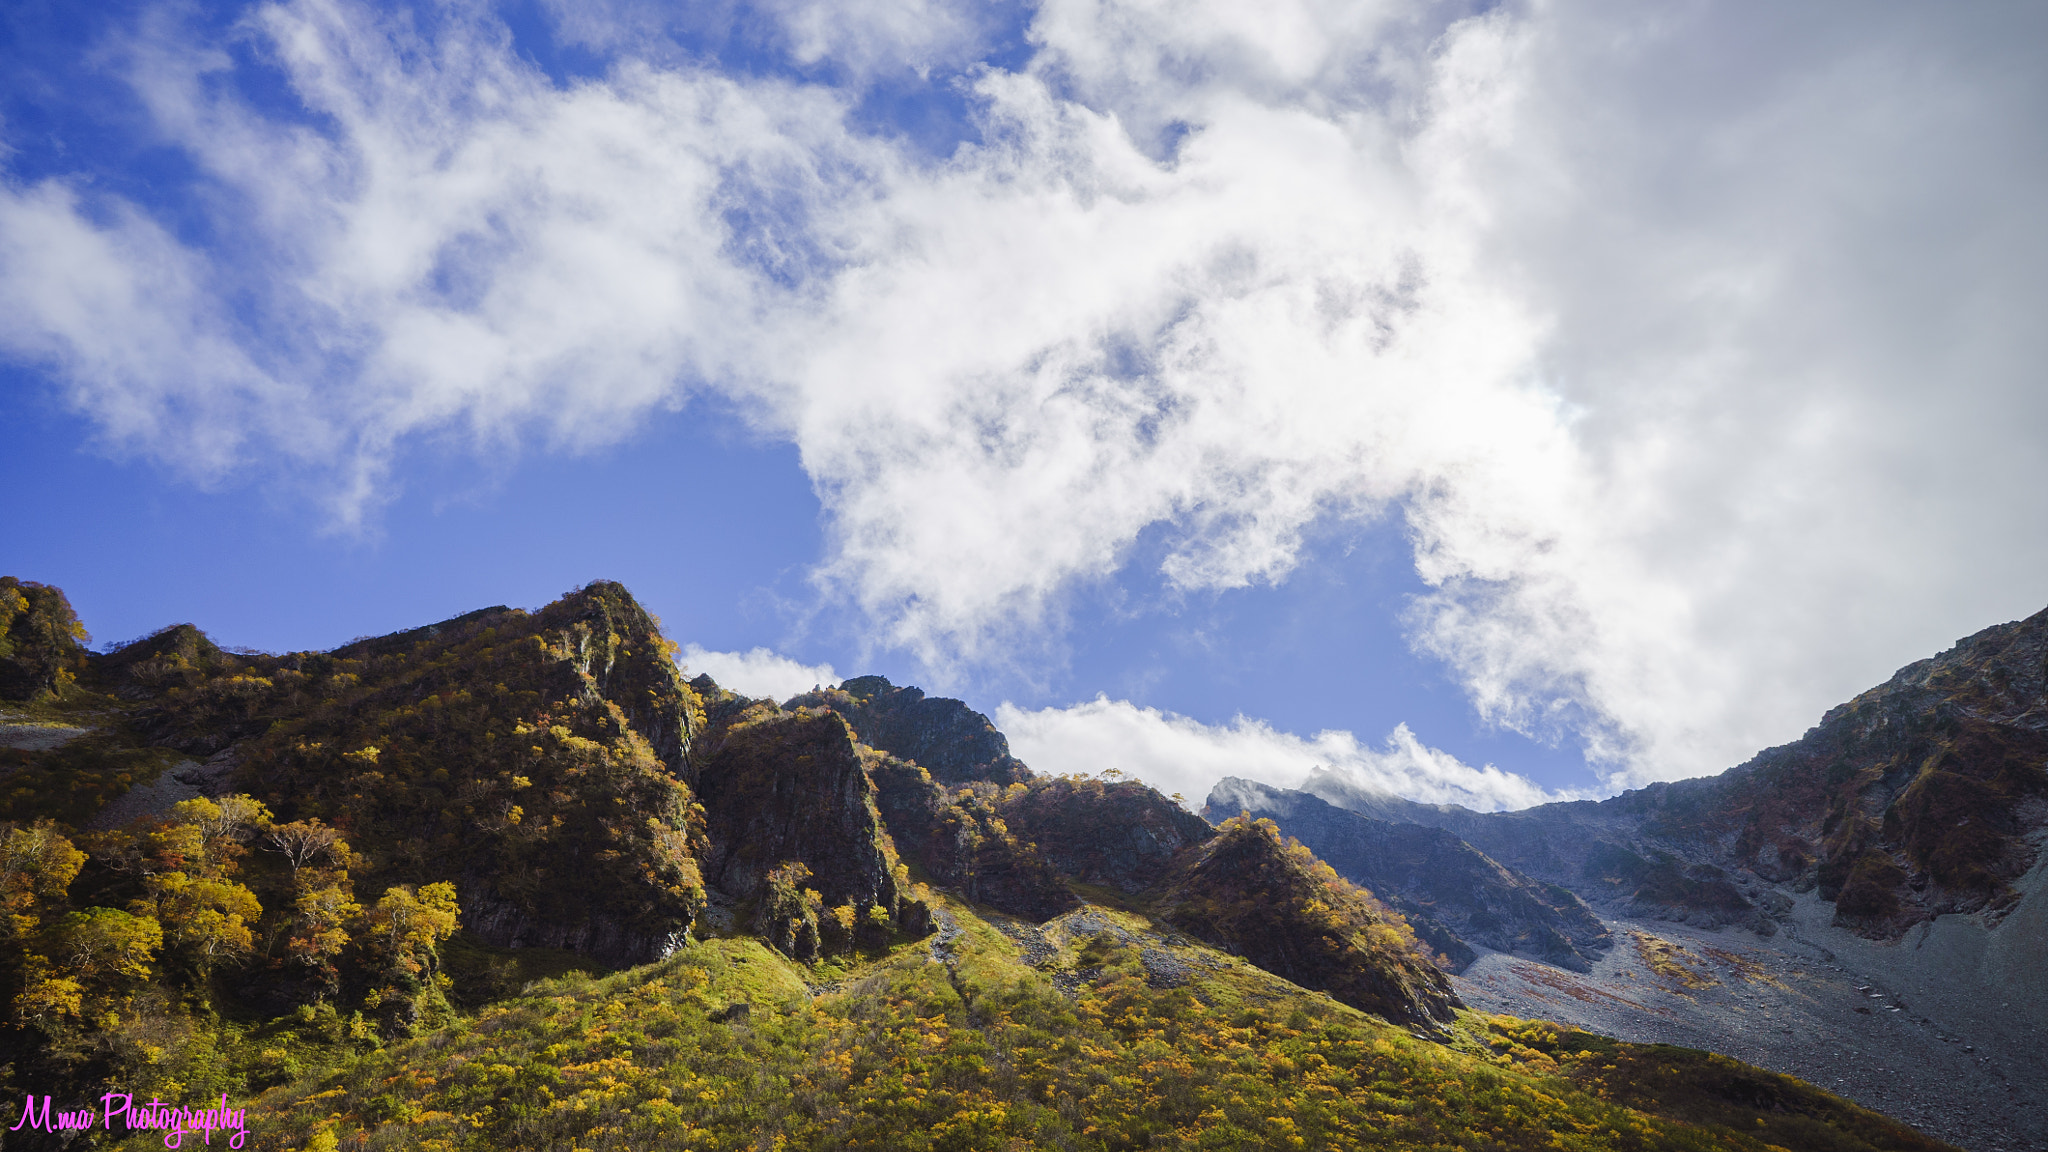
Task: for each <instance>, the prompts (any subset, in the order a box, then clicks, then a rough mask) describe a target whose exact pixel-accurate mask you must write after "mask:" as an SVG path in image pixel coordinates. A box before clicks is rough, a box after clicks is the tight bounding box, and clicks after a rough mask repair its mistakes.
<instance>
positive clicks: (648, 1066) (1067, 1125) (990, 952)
mask: <svg viewBox="0 0 2048 1152" xmlns="http://www.w3.org/2000/svg"><path fill="white" fill-rule="evenodd" d="M0 614H4V619H5V623H6V631H5V635H6V637H7V643H8V647H7V648H6V649H5V651H4V652H0V661H9V662H11V663H8V664H7V665H6V667H7V669H8V670H9V671H8V673H7V675H8V676H10V677H11V679H9V680H8V681H7V684H8V685H9V686H10V687H9V688H8V691H9V692H10V693H11V695H10V696H9V699H10V700H12V701H14V704H13V705H12V706H11V707H10V709H9V711H8V712H7V713H6V714H5V716H4V718H0V736H4V737H6V740H7V742H8V743H9V745H10V746H9V747H7V748H6V749H4V751H0V757H4V758H0V773H4V775H0V805H4V808H0V901H4V903H5V905H6V908H5V912H6V916H5V919H4V921H0V1001H4V1004H5V1005H6V1012H7V1016H6V1020H5V1022H4V1024H0V1097H4V1098H6V1099H8V1100H14V1099H20V1098H24V1097H26V1096H28V1095H30V1094H36V1095H43V1096H48V1097H52V1098H54V1099H56V1100H58V1101H59V1105H58V1107H59V1108H60V1109H62V1108H65V1107H67V1106H69V1107H80V1106H85V1105H86V1104H88V1103H91V1102H96V1101H97V1100H98V1099H99V1097H100V1094H101V1093H103V1092H106V1091H108V1090H110V1089H114V1088H118V1090H120V1091H122V1092H128V1093H132V1094H134V1097H135V1099H136V1100H138V1101H139V1100H142V1099H145V1098H150V1097H157V1098H162V1099H164V1100H170V1101H192V1102H197V1101H200V1100H213V1099H217V1098H219V1097H221V1096H222V1095H227V1096H229V1097H232V1098H235V1099H237V1100H248V1102H249V1117H250V1124H251V1128H252V1132H251V1137H250V1138H251V1139H252V1140H255V1141H256V1142H257V1143H256V1144H255V1146H257V1147H295V1148H307V1149H314V1148H321V1149H336V1148H340V1147H343V1146H346V1147H350V1148H366V1149H374V1148H395V1147H406V1148H422V1149H455V1148H543V1147H547V1148H588V1149H601V1148H635V1149H639V1148H649V1147H672V1148H694V1149H709V1148H760V1147H777V1148H842V1147H873V1148H933V1149H941V1148H944V1149H968V1148H995V1149H1012V1148H1021V1147H1052V1148H1076V1149H1126V1148H1147V1147H1160V1146H1173V1147H1218V1148H1223V1147H1228V1148H1242V1147H1274V1148H1290V1147H1300V1148H1352V1147H1403V1148H1406V1147H1459V1148H1472V1149H1477V1148H1532V1149H1533V1148H1559V1147H1562V1148H1581V1149H1604V1148H1630V1149H1637V1148H1674V1149H1678V1148H1683V1149H1723V1148H1726V1149H1744V1150H1754V1152H1763V1150H1764V1149H1767V1148H1769V1147H1772V1146H1779V1147H1800V1148H1804V1147H1827V1148H1841V1149H1866V1148H1873V1149H1874V1148H1887V1149H1890V1148H1898V1149H1907V1148H1916V1149H1917V1148H1933V1147H1937V1145H1935V1144H1933V1143H1932V1142H1929V1141H1926V1140H1925V1139H1923V1138H1921V1137H1919V1136H1917V1135H1916V1134H1914V1133H1912V1132H1911V1131H1910V1130H1908V1129H1905V1128H1903V1127H1901V1126H1899V1125H1897V1124H1895V1123H1892V1122H1890V1121H1887V1120H1885V1119H1883V1118H1881V1117H1878V1116H1875V1115H1874V1114H1871V1113H1867V1112H1864V1111H1862V1110H1860V1109H1857V1108H1855V1107H1854V1106H1852V1105H1849V1104H1847V1103H1845V1102H1843V1101H1841V1100H1838V1099H1836V1098H1834V1097H1831V1096H1828V1095H1827V1094H1825V1093H1822V1092H1819V1091H1817V1090H1815V1089H1812V1088H1809V1087H1807V1086H1805V1085H1800V1084H1797V1083H1796V1082H1792V1081H1786V1080H1784V1079H1783V1078H1771V1077H1769V1076H1768V1074H1764V1073H1760V1072H1758V1071H1756V1070H1754V1069H1747V1068H1746V1067H1744V1066H1741V1065H1737V1064H1735V1063H1734V1062H1732V1061H1720V1062H1719V1063H1716V1062H1715V1061H1717V1060H1719V1058H1710V1057H1707V1056H1705V1055H1704V1054H1701V1053H1693V1052H1687V1051H1683V1050H1676V1049H1673V1050H1668V1051H1667V1050H1662V1049H1657V1050H1651V1049H1638V1048H1636V1047H1634V1046H1629V1045H1620V1044H1617V1043H1616V1042H1613V1041H1606V1040H1602V1039H1599V1038H1587V1039H1585V1040H1584V1041H1583V1042H1581V1041H1580V1040H1578V1039H1577V1038H1575V1037H1569V1036H1565V1035H1564V1034H1561V1033H1555V1032H1546V1031H1544V1030H1543V1028H1542V1027H1541V1026H1538V1025H1531V1024H1528V1023H1526V1022H1523V1021H1518V1020H1513V1019H1509V1018H1505V1017H1500V1018H1489V1017H1481V1016H1479V1015H1477V1014H1474V1013H1472V1012H1470V1011H1468V1010H1465V1009H1464V1008H1463V1007H1462V1006H1461V1005H1460V1004H1459V1002H1458V1000H1457V998H1456V996H1455V994H1454V993H1453V992H1452V991H1451V987H1450V985H1449V983H1448V981H1447V978H1446V976H1445V975H1444V972H1443V971H1442V969H1441V967H1440V965H1441V964H1442V963H1443V959H1442V957H1441V956H1438V955H1436V954H1435V953H1433V952H1432V950H1431V949H1430V948H1428V947H1427V946H1426V945H1425V944H1423V943H1422V942H1421V941H1418V939H1417V938H1416V935H1415V933H1414V932H1413V930H1412V929H1411V928H1410V927H1409V925H1408V923H1407V922H1406V920H1405V919H1404V918H1403V916H1402V915H1401V913H1400V912H1399V911H1398V909H1397V908H1395V907H1393V906H1390V905H1389V904H1388V903H1383V902H1382V901H1381V900H1380V899H1379V898H1377V897H1375V896H1374V895H1373V893H1372V892H1370V891H1367V890H1366V889H1364V888H1361V887H1359V886H1358V885H1356V884H1353V883H1351V882H1349V881H1347V880H1345V879H1344V878H1343V877H1341V876H1339V875H1338V873H1337V871H1336V870H1334V869H1332V868H1331V867H1330V865H1328V864H1327V863H1324V862H1323V861H1322V860H1319V859H1318V858H1317V857H1316V855H1315V853H1314V852H1312V851H1311V850H1310V849H1309V848H1307V847H1304V846H1303V845H1302V844H1301V843H1299V842H1296V841H1291V840H1289V839H1288V838H1287V837H1285V836H1284V835H1282V834H1281V832H1280V830H1279V829H1277V828H1276V827H1275V826H1274V825H1273V824H1272V822H1270V821H1263V820H1257V819H1252V818H1249V817H1237V818H1232V819H1228V820H1225V821H1224V822H1223V823H1222V825H1221V826H1218V827H1212V826H1211V825H1209V823H1208V822H1207V821H1205V820H1203V819H1201V818H1200V817H1198V816H1195V815H1193V814H1191V813H1188V812H1187V811H1185V810H1184V809H1183V808H1181V807H1180V806H1179V805H1178V804H1176V803H1174V801H1172V800H1170V799H1168V798H1166V797H1163V796H1160V795H1159V794H1158V793H1157V792H1154V791H1152V790H1151V789H1149V788H1146V787H1145V786H1143V785H1141V784H1138V783H1135V782H1132V781H1125V780H1121V779H1118V778H1116V777H1115V775H1114V774H1113V773H1108V772H1106V773H1104V777H1105V778H1103V779H1084V778H1076V777H1044V776H1040V775H1038V774H1035V773H1033V772H1032V771H1031V770H1030V769H1029V768H1027V767H1026V766H1024V765H1023V764H1022V763H1021V762H1019V761H1017V760H1016V758H1015V757H1014V756H1012V755H1011V754H1010V752H1009V749H1008V746H1007V743H1006V742H1005V741H1004V740H1003V738H1002V736H1001V734H1000V733H998V732H996V731H995V730H994V728H993V727H992V726H990V725H989V724H988V722H987V720H986V718H985V717H982V716H980V715H979V714H978V713H975V712H973V711H972V710H971V709H968V708H967V707H966V706H965V705H964V704H962V703H960V702H959V701H953V700H946V699H942V698H932V697H926V696H925V695H924V694H923V693H921V692H919V691H918V690H916V689H913V688H897V687H895V686H893V685H890V684H889V683H888V682H887V681H886V680H882V679H881V678H879V677H864V678H860V679H857V680H853V681H848V682H847V683H846V684H845V685H842V686H840V687H838V688H833V689H825V688H821V689H819V690H818V691H816V692H813V693H808V694H805V695H804V696H800V697H798V698H796V699H795V700H791V701H788V702H784V703H777V702H775V701H767V700H750V699H747V698H746V697H744V696H740V695H738V694H736V693H733V692H730V691H728V690H726V689H723V688H721V687H719V686H718V685H717V684H716V683H715V682H713V681H711V680H710V679H709V678H708V677H702V676H700V677H697V678H696V679H694V680H686V679H685V678H684V674H683V672H682V671H680V670H679V669H678V668H677V667H676V665H675V663H674V659H673V657H674V653H675V646H674V645H673V644H672V643H670V641H669V640H668V639H667V638H666V637H665V636H664V635H663V634H662V630H661V626H660V623H659V622H658V621H656V620H655V619H654V618H653V617H652V616H651V615H650V614H648V613H647V612H646V611H645V610H644V609H643V608H641V607H640V605H639V604H638V603H636V602H635V601H634V600H633V598H632V597H631V596H630V595H629V594H628V593H627V592H626V590H625V589H624V588H622V587H620V586H618V585H616V584H609V583H603V582H600V583H596V584H592V585H589V586H587V587H585V588H582V589H578V590H576V591H574V592H572V593H570V594H568V595H566V596H564V597H563V598H562V599H560V600H558V601H556V602H555V603H553V604H550V605H548V606H546V607H544V608H541V609H538V610H536V611H531V612H529V611H522V610H518V609H511V608H502V607H501V608H488V609H483V610H480V611H477V612H472V613H469V614H466V615H464V616H460V617H456V618H454V619H451V620H447V621H443V622H441V623H439V624H435V625H430V626H426V627H422V628H417V629H412V630H409V631H406V632H401V633H397V634H394V635H391V636H385V637H377V638H368V639H363V640H359V641H356V642H353V643H351V644H347V645H343V646H342V647H340V648H337V649H334V650H333V651H329V652H298V653H288V654H283V655H277V654H267V653H259V652H250V651H241V650H233V649H227V648H222V647H220V646H219V645H217V644H216V643H214V642H213V641H212V640H211V639H210V638H208V637H207V636H206V635H205V634H204V633H202V632H201V631H200V630H198V629H197V628H194V627H192V626H190V625H178V626H173V627H170V628H166V629H164V630H161V631H159V632H157V633H154V634H152V635H150V636H148V637H144V638H142V639H140V640H137V641H134V642H131V643H129V644H125V645H120V646H117V647H114V648H112V649H111V650H109V651H107V652H104V653H102V654H98V655H93V654H90V653H88V652H87V651H86V650H85V649H84V648H83V646H82V645H83V642H84V639H85V635H84V632H83V629H82V628H80V627H79V626H78V623H77V620H76V618H75V615H74V614H73V613H72V612H71V610H70V607H69V605H68V603H66V602H65V600H64V597H63V594H62V593H61V592H60V591H58V590H57V589H54V588H47V587H45V586H41V585H35V584H31V583H26V582H22V581H18V580H9V581H6V582H4V583H0ZM16 732H20V733H28V734H30V735H29V736H25V737H22V738H20V739H16V738H15V737H14V736H13V735H10V734H11V733H16ZM1574 1045H1577V1046H1576V1047H1574ZM1760 1086H1761V1087H1760ZM161 1139H162V1137H161V1134H159V1133H154V1132H149V1133H139V1134H135V1135H132V1136H126V1135H124V1133H122V1132H120V1131H118V1130H117V1131H113V1132H108V1131H105V1130H96V1131H94V1132H92V1133H89V1134H88V1133H80V1132H63V1133H47V1132H35V1131H26V1130H24V1131H16V1132H14V1133H12V1134H11V1135H10V1136H9V1140H10V1141H11V1142H13V1143H15V1144H16V1145H18V1146H21V1147H58V1146H63V1147H68V1148H72V1147H108V1146H116V1145H120V1146H130V1145H132V1146H135V1147H141V1146H143V1145H142V1143H141V1142H142V1141H144V1140H147V1141H149V1142H150V1146H157V1144H158V1142H160V1141H161Z"/></svg>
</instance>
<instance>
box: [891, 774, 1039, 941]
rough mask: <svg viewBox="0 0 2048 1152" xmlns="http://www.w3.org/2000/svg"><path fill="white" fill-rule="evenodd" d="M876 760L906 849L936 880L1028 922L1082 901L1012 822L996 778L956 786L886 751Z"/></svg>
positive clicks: (900, 847) (893, 820)
mask: <svg viewBox="0 0 2048 1152" xmlns="http://www.w3.org/2000/svg"><path fill="white" fill-rule="evenodd" d="M868 766H869V776H870V777H871V778H872V779H873V780H874V782H875V789H876V802H877V804H878V805H879V807H880V809H881V812H882V818H883V819H884V820H885V821H886V822H887V824H888V828H889V832H890V834H891V835H892V836H893V837H894V839H895V842H896V846H897V848H898V850H899V851H902V852H904V853H906V854H908V855H909V857H910V858H911V859H912V860H915V861H916V862H917V864H918V866H919V867H921V868H923V869H924V870H925V873H926V874H927V875H929V876H930V877H931V878H932V880H933V881H934V882H935V883H938V884H941V885H943V886H945V887H948V888H951V889H953V890H954V891H957V892H959V893H960V894H961V895H963V896H965V897H966V898H967V899H969V900H972V901H974V902H976V903H978V904H986V905H988V906H989V907H991V908H994V909H995V910H997V911H999V912H1007V913H1009V914H1010V915H1012V916H1018V917H1022V918H1024V919H1026V920H1033V921H1040V922H1042V921H1045V920H1049V919H1051V918H1052V917H1054V916H1058V915H1059V914H1061V913H1062V912H1068V911H1071V910H1072V909H1074V908H1076V907H1078V906H1079V901H1077V900H1076V899H1075V898H1074V894H1073V893H1072V892H1070V891H1068V889H1067V886H1066V884H1065V883H1064V882H1063V881H1062V880H1061V879H1060V875H1059V873H1058V871H1056V870H1055V869H1054V868H1053V866H1052V865H1051V864H1050V863H1048V862H1047V860H1046V859H1045V857H1044V855H1043V854H1042V853H1041V852H1039V851H1038V850H1036V849H1034V848H1033V847H1032V846H1031V845H1030V844H1028V843H1026V842H1025V841H1024V840H1022V839H1020V838H1019V837H1018V835H1017V834H1016V831H1015V829H1013V828H1010V827H1007V826H1006V822H1005V820H1004V819H1003V818H1002V816H1001V815H999V812H1000V811H1001V810H1000V808H999V806H998V803H997V799H998V797H999V796H1000V795H1001V793H1000V792H999V791H998V790H997V789H996V787H995V786H994V785H993V784H988V783H985V782H981V783H976V784H971V785H965V786H962V787H958V788H948V787H946V786H944V785H941V784H939V783H938V782H937V781H935V780H933V779H932V778H931V774H930V773H928V772H926V771H925V770H924V769H923V768H921V767H919V766H918V765H916V764H913V763H911V762H909V761H907V760H903V759H900V758H898V757H895V756H891V755H890V754H888V753H886V752H879V751H872V750H871V751H870V752H869V753H868Z"/></svg>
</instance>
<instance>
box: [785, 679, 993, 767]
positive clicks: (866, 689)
mask: <svg viewBox="0 0 2048 1152" xmlns="http://www.w3.org/2000/svg"><path fill="white" fill-rule="evenodd" d="M789 703H790V705H791V706H798V705H813V706H821V707H827V708H831V709H832V710H833V711H835V712H838V713H839V714H840V715H842V716H845V717H846V719H847V721H848V722H849V723H851V724H852V725H853V729H854V731H855V732H857V733H859V734H860V740H861V742H862V743H864V744H866V745H868V746H869V747H872V748H878V749H880V750H882V751H884V752H888V753H891V754H893V755H896V756H899V757H901V758H903V759H905V760H914V761H916V762H917V763H919V764H921V765H923V766H924V768H925V770H926V771H928V772H930V773H931V774H932V779H934V780H937V781H938V782H939V783H941V784H966V783H969V782H972V781H975V780H986V781H989V782H990V783H994V784H1014V783H1018V782H1020V781H1024V780H1029V779H1031V769H1029V768H1027V767H1025V766H1024V762H1023V761H1022V760H1019V759H1017V758H1016V757H1015V756H1012V755H1010V742H1009V741H1008V740H1007V739H1005V738H1004V737H1003V734H1002V733H1001V732H998V731H996V727H995V725H993V724H991V723H989V719H988V717H986V716H984V715H982V714H981V713H979V712H976V711H975V710H973V709H972V708H969V707H968V706H967V705H966V704H965V703H964V702H962V701H959V700H953V699H949V698H947V697H944V696H926V695H925V694H924V692H923V691H922V690H920V689H917V688H898V687H896V686H895V685H893V684H891V683H889V681H888V680H887V679H886V678H884V677H881V676H856V677H854V678H853V679H851V680H847V681H845V682H843V683H841V684H840V685H839V687H838V688H836V689H825V690H822V691H819V692H809V693H805V694H803V695H801V696H798V697H796V698H794V699H793V700H791V701H789Z"/></svg>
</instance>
